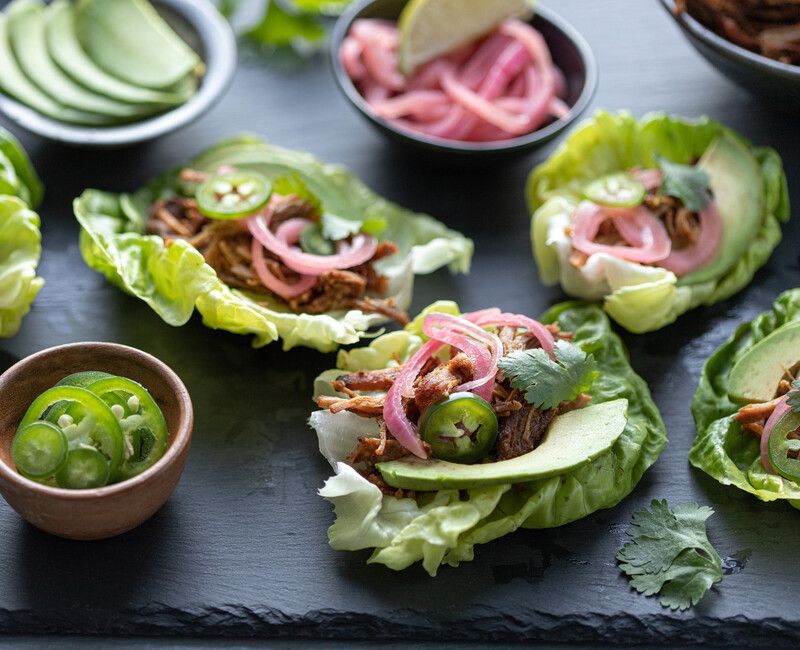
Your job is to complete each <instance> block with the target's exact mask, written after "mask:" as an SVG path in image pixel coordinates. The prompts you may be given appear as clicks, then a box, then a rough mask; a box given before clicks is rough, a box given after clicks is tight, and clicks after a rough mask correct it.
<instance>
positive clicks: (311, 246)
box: [300, 223, 336, 255]
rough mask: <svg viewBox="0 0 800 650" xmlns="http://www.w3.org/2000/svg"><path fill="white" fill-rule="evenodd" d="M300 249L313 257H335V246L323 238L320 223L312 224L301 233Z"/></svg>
mask: <svg viewBox="0 0 800 650" xmlns="http://www.w3.org/2000/svg"><path fill="white" fill-rule="evenodd" d="M300 248H302V249H303V250H304V251H305V252H306V253H311V254H312V255H333V254H334V253H335V252H336V251H335V250H334V248H333V244H332V243H331V242H330V241H329V240H327V239H325V237H323V236H322V229H321V228H320V225H319V224H318V223H310V224H308V225H307V226H306V227H305V228H303V230H302V232H301V233H300Z"/></svg>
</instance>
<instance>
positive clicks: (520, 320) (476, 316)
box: [463, 307, 555, 355]
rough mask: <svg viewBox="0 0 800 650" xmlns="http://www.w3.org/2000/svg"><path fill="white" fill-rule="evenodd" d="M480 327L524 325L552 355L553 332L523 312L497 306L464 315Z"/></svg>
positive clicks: (553, 346)
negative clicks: (507, 310) (519, 312)
mask: <svg viewBox="0 0 800 650" xmlns="http://www.w3.org/2000/svg"><path fill="white" fill-rule="evenodd" d="M463 317H464V318H466V319H467V320H470V321H472V322H473V323H475V324H476V325H478V326H480V327H517V328H519V327H524V328H525V329H527V330H528V331H529V332H530V333H531V334H532V335H533V336H535V337H536V339H537V340H538V341H539V345H541V346H542V349H543V350H544V351H545V352H547V354H550V355H552V354H553V349H554V348H555V339H554V338H553V334H552V332H550V330H549V329H547V328H546V327H545V326H544V325H542V324H541V323H540V322H539V321H537V320H534V319H533V318H529V317H528V316H523V315H522V314H508V313H504V312H501V311H500V310H499V309H497V308H496V307H493V308H491V309H483V310H481V311H474V312H471V313H468V314H464V316H463Z"/></svg>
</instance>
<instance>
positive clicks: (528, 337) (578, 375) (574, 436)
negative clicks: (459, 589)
mask: <svg viewBox="0 0 800 650" xmlns="http://www.w3.org/2000/svg"><path fill="white" fill-rule="evenodd" d="M315 399H316V402H317V404H318V405H319V406H320V407H322V408H321V410H318V411H316V412H314V413H313V414H312V415H311V418H310V421H309V423H310V425H311V426H312V427H313V428H314V429H315V431H316V433H317V436H318V439H319V448H320V452H321V453H322V455H323V456H325V458H326V459H327V460H328V461H329V462H330V464H331V466H332V467H333V469H334V472H335V474H334V476H332V477H331V478H329V479H328V480H327V481H326V483H325V486H324V487H323V488H322V489H321V490H320V494H321V495H322V496H323V497H325V498H327V499H329V500H330V501H331V502H332V503H333V504H334V507H335V511H336V521H335V522H334V524H333V525H332V526H331V527H330V529H329V531H328V534H329V541H330V544H331V546H332V547H333V548H335V549H338V550H359V549H366V548H371V549H373V553H372V556H371V557H370V559H369V562H375V563H380V564H384V565H386V566H388V567H390V568H392V569H397V570H399V569H404V568H406V567H408V566H410V565H411V564H413V563H415V562H417V561H422V564H423V566H424V568H425V570H426V571H427V572H428V573H430V574H431V575H435V574H436V572H437V570H438V568H439V566H440V565H442V564H449V565H452V566H457V565H458V564H459V563H460V562H462V561H468V560H471V559H472V558H473V549H474V546H475V545H476V544H482V543H486V542H489V541H491V540H493V539H496V538H498V537H501V536H503V535H506V534H508V533H510V532H512V531H514V530H516V529H517V528H550V527H554V526H561V525H563V524H566V523H569V522H571V521H574V520H576V519H580V518H581V517H585V516H586V515H588V514H590V513H592V512H594V511H596V510H599V509H601V508H610V507H612V506H614V505H615V504H616V503H618V502H619V501H620V500H621V499H623V498H624V497H625V496H626V495H627V494H629V493H630V491H631V490H632V489H633V487H634V486H635V485H636V483H637V482H638V481H639V479H640V478H641V476H642V474H643V473H644V471H645V470H646V469H647V468H648V467H650V465H652V464H653V463H654V462H655V461H656V459H657V458H658V456H659V455H660V453H661V451H662V450H663V449H664V446H665V444H666V441H667V439H666V433H665V430H664V424H663V422H662V420H661V416H660V414H659V412H658V409H657V408H656V406H655V404H654V403H653V401H652V399H651V397H650V392H649V390H648V388H647V385H646V384H645V383H644V381H643V380H642V379H641V378H640V377H638V376H637V375H636V374H635V373H634V371H633V370H632V369H631V367H630V365H629V363H628V358H627V354H626V351H625V349H624V348H623V345H622V342H621V341H620V339H619V338H618V337H617V336H616V335H615V334H614V333H613V332H612V331H611V329H610V327H609V322H608V319H607V318H606V316H605V315H604V314H603V312H602V311H601V310H600V309H599V308H598V307H596V306H593V305H582V304H578V303H565V304H562V305H558V306H556V307H553V308H552V309H551V310H550V311H548V312H547V313H546V314H545V315H544V317H543V318H542V320H541V322H539V321H535V320H533V319H532V318H528V317H526V316H523V315H520V314H508V313H502V312H501V311H500V310H499V309H486V310H483V311H479V312H472V313H468V314H463V315H460V314H459V310H458V307H457V306H456V305H455V304H454V303H452V302H439V303H436V304H434V305H431V306H430V307H428V308H427V309H426V310H425V311H424V312H423V313H422V314H421V315H420V316H418V317H417V318H416V319H415V320H414V321H413V322H412V323H410V324H409V325H408V326H406V328H405V329H404V330H402V331H397V332H391V333H389V334H385V335H383V336H380V337H378V338H377V339H375V340H374V341H372V342H371V343H370V345H369V346H368V347H364V348H357V349H353V350H347V351H344V350H343V351H340V352H339V358H338V368H337V369H335V370H330V371H327V372H325V373H323V374H322V375H320V377H318V378H317V380H316V382H315Z"/></svg>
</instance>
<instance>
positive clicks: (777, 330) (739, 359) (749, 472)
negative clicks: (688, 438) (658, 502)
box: [689, 289, 800, 507]
mask: <svg viewBox="0 0 800 650" xmlns="http://www.w3.org/2000/svg"><path fill="white" fill-rule="evenodd" d="M799 375H800V289H792V290H790V291H786V292H784V293H783V294H781V295H780V296H779V297H778V299H777V301H776V302H775V305H774V306H773V308H772V310H771V311H768V312H764V313H763V314H760V315H759V316H757V317H756V318H754V319H753V320H752V321H751V322H749V323H745V324H743V325H741V326H740V327H739V328H738V329H737V330H736V332H734V334H733V336H731V338H730V339H728V341H726V343H725V344H724V345H723V346H722V347H721V348H719V349H718V350H717V351H716V352H715V353H714V354H713V355H712V356H711V358H710V359H709V360H708V362H707V363H706V365H705V367H704V368H703V373H702V375H701V377H700V385H699V386H698V388H697V392H696V393H695V396H694V400H693V402H692V414H693V415H694V421H695V427H696V429H697V435H696V437H695V440H694V444H693V445H692V449H691V451H690V453H689V460H690V461H691V463H692V465H694V466H695V467H697V468H699V469H701V470H703V471H704V472H706V473H707V474H709V475H711V476H713V477H714V478H715V479H717V480H718V481H719V482H720V483H723V484H725V485H734V486H736V487H738V488H739V489H741V490H744V491H746V492H749V493H750V494H753V495H754V496H756V497H758V498H759V499H761V500H762V501H774V500H776V499H787V500H788V501H789V503H791V504H792V505H795V506H798V507H800V458H798V452H799V451H800V390H799V389H800V382H798V381H797V379H798V376H799Z"/></svg>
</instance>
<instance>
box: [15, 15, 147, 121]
mask: <svg viewBox="0 0 800 650" xmlns="http://www.w3.org/2000/svg"><path fill="white" fill-rule="evenodd" d="M6 15H7V16H8V36H9V39H10V41H11V48H12V50H13V52H14V55H15V56H16V58H17V62H18V63H19V66H20V68H21V69H22V71H23V73H25V75H26V76H27V77H28V79H30V80H31V81H32V82H33V83H34V84H36V85H37V86H38V87H39V89H40V90H41V91H42V92H44V93H45V94H47V95H50V97H52V98H53V99H54V100H55V101H58V102H59V103H60V104H63V105H65V106H68V107H70V108H74V109H77V110H80V111H88V112H91V113H97V114H98V115H101V116H106V117H108V118H109V119H108V122H112V121H125V120H128V119H131V118H134V117H138V116H140V115H142V114H143V113H145V112H147V109H146V108H145V109H143V108H142V107H141V106H135V105H131V104H125V103H123V102H118V101H116V100H113V99H109V98H107V97H103V96H102V95H98V94H96V93H93V92H92V91H90V90H87V89H86V88H84V87H83V86H81V85H79V84H77V83H75V82H74V81H73V80H72V79H71V78H70V77H68V76H67V75H66V74H64V72H63V71H62V70H61V68H59V67H58V66H57V65H56V64H55V63H53V60H52V59H51V58H50V54H49V53H48V51H47V39H46V38H45V29H44V5H43V4H42V2H41V1H40V0H14V2H12V3H11V4H10V5H9V7H8V9H7V10H6Z"/></svg>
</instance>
